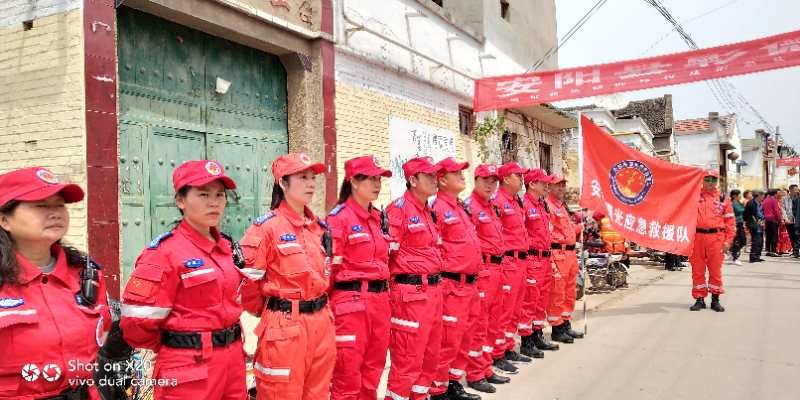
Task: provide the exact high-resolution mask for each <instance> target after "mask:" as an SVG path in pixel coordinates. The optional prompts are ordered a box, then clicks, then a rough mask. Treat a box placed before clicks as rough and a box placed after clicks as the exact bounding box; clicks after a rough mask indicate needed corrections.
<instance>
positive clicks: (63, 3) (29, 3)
mask: <svg viewBox="0 0 800 400" xmlns="http://www.w3.org/2000/svg"><path fill="white" fill-rule="evenodd" d="M82 5H83V1H82V0H0V28H8V27H10V26H12V25H16V24H21V23H22V22H23V21H30V20H35V19H37V18H43V17H46V16H48V15H53V14H58V13H61V12H64V11H69V10H74V9H76V8H80V7H81V6H82ZM34 24H35V22H34Z"/></svg>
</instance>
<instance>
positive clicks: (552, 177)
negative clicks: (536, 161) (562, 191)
mask: <svg viewBox="0 0 800 400" xmlns="http://www.w3.org/2000/svg"><path fill="white" fill-rule="evenodd" d="M550 180H551V182H550V183H552V184H554V185H555V184H557V183H563V182H566V181H567V179H566V178H564V177H563V176H561V175H559V174H553V175H550Z"/></svg>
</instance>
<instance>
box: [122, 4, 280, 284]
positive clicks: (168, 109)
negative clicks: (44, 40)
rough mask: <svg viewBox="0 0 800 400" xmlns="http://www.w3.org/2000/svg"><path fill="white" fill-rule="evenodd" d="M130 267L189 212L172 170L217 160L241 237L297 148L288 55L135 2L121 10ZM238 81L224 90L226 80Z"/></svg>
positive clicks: (230, 219) (226, 222)
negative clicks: (177, 196) (281, 159)
mask: <svg viewBox="0 0 800 400" xmlns="http://www.w3.org/2000/svg"><path fill="white" fill-rule="evenodd" d="M117 23H118V30H119V36H118V37H119V39H118V51H119V80H120V82H119V92H120V102H119V108H120V130H119V134H120V159H119V163H120V164H119V165H120V203H121V208H122V221H121V222H122V228H121V230H122V265H123V268H122V270H123V271H122V272H123V282H124V281H126V280H127V277H128V276H129V273H130V270H131V268H132V267H133V263H134V262H135V260H136V257H137V256H138V254H139V252H141V250H142V248H143V247H144V246H145V245H146V244H147V242H148V241H149V240H150V238H152V237H153V236H155V235H158V234H160V233H162V232H165V231H167V230H169V229H171V228H172V227H173V226H174V224H175V222H176V221H177V220H178V219H179V218H180V214H179V213H178V211H177V208H176V207H175V204H174V190H173V188H172V171H173V169H174V168H175V167H176V166H178V165H180V164H181V163H182V162H184V161H186V160H192V159H203V158H207V159H215V160H217V161H219V162H220V163H221V164H222V165H223V166H224V167H225V170H226V172H227V173H228V174H229V175H230V176H231V177H232V178H233V179H234V180H235V181H236V183H237V185H238V188H237V190H236V192H235V193H230V194H229V197H228V207H227V209H226V211H225V217H224V219H223V222H222V227H221V228H222V230H223V231H225V232H228V233H230V234H232V235H233V236H234V237H241V235H242V234H243V233H244V230H245V229H246V228H247V226H248V225H249V224H250V221H251V220H252V219H253V218H255V217H256V216H257V215H259V214H261V213H262V212H263V210H264V209H265V208H266V206H267V205H268V203H269V196H268V195H269V193H271V190H272V179H271V173H270V165H271V164H272V161H273V160H274V159H275V158H276V157H278V156H279V155H281V154H284V153H286V152H287V150H288V144H287V115H286V71H285V69H284V68H283V66H282V64H281V63H280V61H279V59H278V58H277V57H276V56H274V55H271V54H267V53H263V52H261V51H258V50H254V49H251V48H248V47H245V46H242V45H239V44H236V43H233V42H230V41H227V40H224V39H221V38H217V37H214V36H211V35H208V34H205V33H202V32H199V31H196V30H192V29H190V28H187V27H185V26H181V25H178V24H175V23H172V22H169V21H166V20H163V19H160V18H157V17H155V16H152V15H150V14H146V13H143V12H141V11H137V10H133V9H130V8H127V7H120V8H119V9H118V17H117ZM218 78H219V79H223V80H225V81H228V82H231V85H230V87H229V89H228V91H227V92H226V93H224V94H221V93H217V90H216V87H217V80H218Z"/></svg>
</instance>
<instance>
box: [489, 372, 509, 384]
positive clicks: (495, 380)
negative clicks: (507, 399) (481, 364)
mask: <svg viewBox="0 0 800 400" xmlns="http://www.w3.org/2000/svg"><path fill="white" fill-rule="evenodd" d="M486 382H489V383H491V384H492V385H504V384H506V383H509V382H511V378H509V377H507V376H502V375H497V374H492V376H490V377H488V378H486Z"/></svg>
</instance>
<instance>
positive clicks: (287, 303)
mask: <svg viewBox="0 0 800 400" xmlns="http://www.w3.org/2000/svg"><path fill="white" fill-rule="evenodd" d="M327 304H328V295H327V294H323V295H322V296H319V297H317V298H316V299H313V300H300V305H299V307H298V308H299V310H298V311H299V312H300V314H313V313H315V312H317V311H319V310H322V309H323V308H325V305H327ZM267 309H268V310H271V311H282V312H286V313H290V312H292V301H291V300H286V299H282V298H280V297H270V298H269V300H268V301H267Z"/></svg>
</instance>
